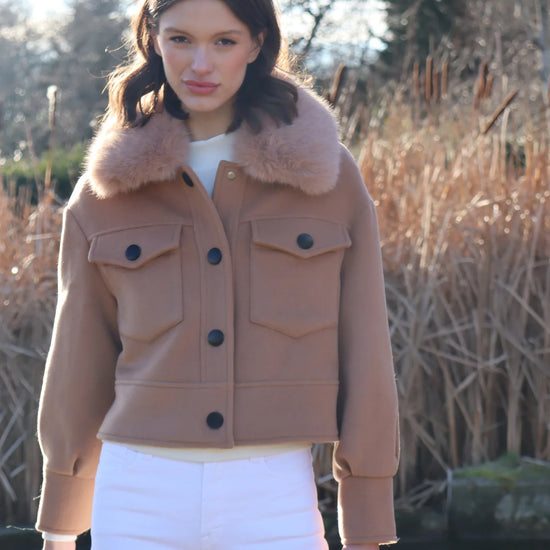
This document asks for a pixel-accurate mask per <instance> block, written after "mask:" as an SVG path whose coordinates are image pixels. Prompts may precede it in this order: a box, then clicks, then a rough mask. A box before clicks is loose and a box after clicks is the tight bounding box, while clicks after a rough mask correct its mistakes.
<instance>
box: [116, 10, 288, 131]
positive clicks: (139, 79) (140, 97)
mask: <svg viewBox="0 0 550 550" xmlns="http://www.w3.org/2000/svg"><path fill="white" fill-rule="evenodd" d="M182 1H185V0H143V3H142V5H141V8H140V9H139V11H138V13H137V15H136V16H135V18H134V20H133V22H132V35H133V43H132V49H131V52H130V56H129V61H128V63H127V64H125V65H122V66H121V67H119V68H118V69H116V70H115V71H114V72H113V73H112V74H111V76H110V78H109V82H108V85H107V88H108V90H109V108H108V110H107V116H115V117H116V118H117V119H118V120H119V121H120V122H121V123H122V124H123V125H124V126H138V125H143V124H146V123H147V121H148V120H149V118H150V117H151V115H152V114H154V113H155V112H156V111H157V110H158V106H159V103H162V104H163V105H164V107H165V109H166V110H167V111H168V112H169V113H170V114H171V115H172V116H174V117H176V118H179V119H181V120H185V119H186V118H188V116H189V114H188V113H187V112H186V111H185V110H184V109H183V107H182V105H181V102H180V100H179V98H178V97H177V95H176V93H175V92H174V90H173V89H172V88H171V87H170V85H169V84H168V82H167V80H166V75H165V73H164V67H163V64H162V58H161V57H160V56H159V55H158V54H157V53H156V52H155V48H154V41H153V36H154V34H155V33H156V32H157V30H158V24H159V19H160V16H161V15H162V14H163V13H164V12H165V11H166V10H167V9H168V8H170V7H171V6H173V5H174V4H177V3H178V2H182ZM221 1H223V2H224V3H225V4H227V6H228V7H229V9H230V10H231V11H232V12H233V13H234V14H235V16H236V17H237V18H239V19H240V20H241V21H242V22H243V23H244V24H245V25H246V26H247V27H248V29H249V31H250V34H251V36H252V37H256V36H258V35H259V34H260V33H261V32H265V39H264V41H263V44H262V47H261V50H260V53H259V55H258V57H257V58H256V60H255V61H254V62H253V63H251V64H249V65H248V67H247V71H246V76H245V78H244V81H243V84H242V86H241V88H240V89H239V91H238V92H237V96H236V102H235V115H234V118H233V121H232V123H231V125H230V127H229V129H228V131H232V130H235V129H236V128H238V127H239V126H240V125H241V123H242V122H243V121H246V122H247V123H248V125H249V126H250V127H251V128H252V130H253V131H254V132H259V131H260V130H261V113H262V112H263V113H267V114H268V115H269V116H270V117H271V118H272V119H273V120H274V121H275V122H276V123H277V124H280V123H284V124H290V123H291V122H292V120H293V119H294V118H295V117H296V115H297V110H296V101H297V99H298V92H297V89H296V86H295V85H294V84H292V83H291V82H290V81H289V80H286V79H285V80H283V79H281V78H279V77H277V76H276V75H277V73H279V74H280V72H281V70H286V69H287V68H288V66H289V59H288V53H287V51H286V49H284V48H283V47H282V38H281V31H280V27H279V21H278V17H277V13H276V10H275V7H274V5H273V1H272V0H221Z"/></svg>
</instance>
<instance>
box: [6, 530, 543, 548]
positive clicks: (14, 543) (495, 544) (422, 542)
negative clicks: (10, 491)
mask: <svg viewBox="0 0 550 550" xmlns="http://www.w3.org/2000/svg"><path fill="white" fill-rule="evenodd" d="M41 548H42V540H41V538H40V535H39V534H38V533H36V532H34V531H28V532H24V533H21V532H15V530H12V529H9V530H3V534H2V533H0V549H1V550H41ZM89 548H90V539H89V537H88V536H82V537H80V538H79V540H78V544H77V550H89ZM382 548H383V549H384V548H385V549H388V550H389V549H391V550H394V549H395V550H550V540H521V541H518V540H516V541H510V540H497V539H488V540H479V539H475V540H463V541H449V540H442V539H439V540H437V539H433V538H431V539H428V538H415V539H407V538H404V539H401V540H400V541H399V542H398V543H397V544H396V545H393V546H385V547H382ZM339 549H340V547H339V546H331V550H339Z"/></svg>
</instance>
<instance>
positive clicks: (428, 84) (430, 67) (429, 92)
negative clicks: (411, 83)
mask: <svg viewBox="0 0 550 550" xmlns="http://www.w3.org/2000/svg"><path fill="white" fill-rule="evenodd" d="M432 71H433V59H432V56H431V55H429V56H428V57H427V58H426V101H427V102H428V103H430V101H431V99H432Z"/></svg>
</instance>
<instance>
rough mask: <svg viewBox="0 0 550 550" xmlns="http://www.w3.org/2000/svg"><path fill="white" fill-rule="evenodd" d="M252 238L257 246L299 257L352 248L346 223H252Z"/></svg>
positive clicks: (296, 220)
mask: <svg viewBox="0 0 550 550" xmlns="http://www.w3.org/2000/svg"><path fill="white" fill-rule="evenodd" d="M252 239H253V241H254V243H255V244H256V245H259V246H263V247H266V248H272V249H275V250H281V251H283V252H287V253H289V254H292V255H293V256H297V257H299V258H311V257H312V256H317V255H318V254H324V253H325V252H330V251H331V250H337V249H339V248H347V247H349V246H350V245H351V239H350V236H349V233H348V230H347V229H346V227H345V226H344V225H343V224H340V223H336V222H332V221H327V220H318V219H313V218H277V219H265V220H252ZM304 246H307V248H304Z"/></svg>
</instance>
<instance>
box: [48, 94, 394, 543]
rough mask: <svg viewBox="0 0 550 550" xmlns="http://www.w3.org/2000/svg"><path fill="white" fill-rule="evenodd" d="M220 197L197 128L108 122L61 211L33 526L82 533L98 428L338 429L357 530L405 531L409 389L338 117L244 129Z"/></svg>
mask: <svg viewBox="0 0 550 550" xmlns="http://www.w3.org/2000/svg"><path fill="white" fill-rule="evenodd" d="M235 139H236V145H235V159H236V160H235V162H226V161H224V162H221V163H220V165H219V168H218V172H217V177H216V181H215V186H214V192H213V196H212V198H211V197H210V196H209V195H208V193H207V192H206V190H205V189H204V187H203V186H202V184H201V183H200V181H199V180H198V178H197V176H196V175H195V174H194V173H193V171H192V170H191V169H190V168H189V167H188V166H187V165H186V158H187V155H188V152H189V135H188V133H187V129H186V126H185V124H184V123H183V122H182V121H180V120H176V119H175V118H172V117H171V116H170V115H169V114H167V113H166V112H161V113H159V114H156V115H154V116H153V117H152V118H151V120H150V121H149V122H148V123H147V124H146V125H144V126H142V127H137V128H132V129H127V128H120V127H117V126H116V125H114V124H109V123H105V124H104V125H103V128H102V129H101V131H100V132H99V134H98V135H97V137H96V138H95V140H94V142H93V144H92V146H91V149H90V152H89V157H88V166H87V170H86V173H85V174H84V176H83V177H82V178H81V180H80V182H79V183H78V185H77V187H76V188H75V190H74V193H73V195H72V197H71V199H70V201H69V204H68V206H67V208H66V209H65V213H64V225H63V232H62V238H61V252H60V259H59V297H58V307H57V312H56V319H55V325H54V331H53V339H52V345H51V348H50V352H49V355H48V360H47V364H46V373H45V377H44V386H43V390H42V395H41V401H40V412H39V439H40V444H41V447H42V451H43V455H44V485H43V490H42V499H41V505H40V511H39V517H38V522H37V528H38V529H39V530H42V531H50V532H55V533H75V532H82V531H85V530H86V529H88V528H89V525H90V511H91V501H92V497H93V490H94V476H95V472H96V467H97V462H98V457H99V452H100V448H101V441H100V439H103V440H109V441H115V442H121V443H125V442H128V443H137V444H148V445H158V446H165V447H207V448H208V447H215V448H231V447H233V446H235V445H241V444H246V445H250V444H269V443H277V442H291V441H301V442H332V441H334V442H337V443H336V446H335V453H334V474H335V477H336V479H337V481H338V482H339V508H340V531H341V536H342V539H343V542H344V543H346V544H349V545H351V544H365V543H369V542H391V541H395V540H396V536H395V523H394V514H393V491H392V477H393V475H394V474H395V472H396V469H397V463H398V454H399V442H398V439H399V438H398V413H397V395H396V386H395V380H394V371H393V363H392V355H391V348H390V340H389V331H388V322H387V313H386V304H385V295H384V282H383V273H382V260H381V253H380V244H379V236H378V227H377V220H376V214H375V209H374V206H373V202H372V200H371V199H370V197H369V195H368V193H367V190H366V188H365V185H364V183H363V181H362V180H361V176H360V174H359V171H358V169H357V166H356V165H355V163H354V161H353V159H352V157H351V156H350V154H349V153H348V152H347V151H346V149H345V148H344V147H343V146H342V145H341V144H340V143H339V140H338V130H337V126H336V123H335V121H334V118H333V116H332V114H331V113H330V112H329V110H328V109H327V108H326V107H325V105H324V104H323V103H322V102H321V101H320V100H319V99H317V97H316V96H314V95H313V93H311V92H309V91H305V90H300V92H299V100H298V117H297V118H296V119H295V120H294V122H293V123H292V124H291V125H281V126H277V125H276V124H274V123H273V122H272V121H271V120H270V119H266V120H265V123H264V126H263V130H262V131H261V133H260V134H259V135H254V134H253V133H252V132H251V131H250V130H249V129H248V128H247V127H246V126H244V125H243V126H242V127H241V128H240V129H239V130H237V133H236V138H235Z"/></svg>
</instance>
